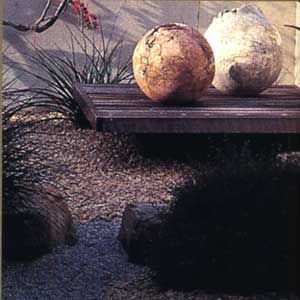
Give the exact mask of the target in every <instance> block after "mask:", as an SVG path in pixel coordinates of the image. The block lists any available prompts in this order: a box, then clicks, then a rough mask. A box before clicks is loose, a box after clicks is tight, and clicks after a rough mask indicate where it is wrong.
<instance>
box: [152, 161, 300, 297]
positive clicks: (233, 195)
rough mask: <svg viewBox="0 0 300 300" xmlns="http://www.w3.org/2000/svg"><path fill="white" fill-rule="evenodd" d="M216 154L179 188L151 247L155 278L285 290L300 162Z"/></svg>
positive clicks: (186, 284)
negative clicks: (213, 160) (214, 161)
mask: <svg viewBox="0 0 300 300" xmlns="http://www.w3.org/2000/svg"><path fill="white" fill-rule="evenodd" d="M235 156H236V157H235ZM219 159H220V161H223V163H221V164H220V165H219V166H218V167H214V168H213V169H212V168H210V167H209V166H207V168H206V170H207V171H206V172H205V171H204V172H201V173H199V174H198V175H197V176H196V178H195V179H194V180H192V181H190V182H188V183H187V184H186V185H185V186H183V187H180V188H178V189H177V190H176V191H175V193H174V199H173V202H172V204H171V209H170V214H169V216H168V217H167V218H166V220H165V222H164V225H163V227H162V230H161V232H160V239H159V242H158V243H156V244H155V245H154V246H153V249H152V258H151V266H152V268H153V269H154V270H155V271H156V272H155V273H156V279H158V281H159V282H160V283H161V284H163V285H165V286H168V287H176V288H194V287H197V288H204V289H213V290H218V289H220V290H223V291H224V290H226V291H238V292H240V291H244V292H250V291H258V290H279V289H280V290H283V289H285V288H286V287H287V284H288V283H287V280H288V254H289V253H288V227H289V225H288V213H289V211H288V209H289V205H292V203H293V201H295V200H299V195H300V193H299V192H300V187H299V182H300V167H299V166H298V167H293V166H292V165H291V164H288V165H286V166H284V164H279V163H275V162H274V161H270V160H265V159H264V158H260V159H254V158H250V156H249V155H242V158H238V155H233V156H232V158H231V159H230V160H228V159H226V157H223V159H222V158H219ZM203 170H205V168H204V169H203Z"/></svg>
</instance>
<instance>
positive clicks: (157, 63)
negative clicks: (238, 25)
mask: <svg viewBox="0 0 300 300" xmlns="http://www.w3.org/2000/svg"><path fill="white" fill-rule="evenodd" d="M133 72H134V76H135V79H136V82H137V84H138V85H139V87H140V88H141V90H142V91H143V92H144V93H145V94H146V95H147V96H148V97H149V98H151V99H152V100H157V101H162V102H171V103H186V102H191V101H193V100H196V99H197V98H199V97H200V96H201V95H202V94H203V93H204V92H205V91H206V90H207V88H208V87H209V85H210V84H211V82H212V80H213V77H214V73H215V65H214V57H213V52H212V49H211V47H210V46H209V44H208V42H207V41H206V39H205V38H204V37H203V36H202V35H201V34H200V33H199V32H198V31H197V30H195V29H193V28H192V27H191V26H188V25H185V24H178V23H174V24H165V25H160V26H157V27H155V28H153V29H152V30H150V31H148V32H147V33H146V34H145V35H144V36H143V37H142V39H141V40H140V41H139V42H138V44H137V46H136V48H135V50H134V53H133Z"/></svg>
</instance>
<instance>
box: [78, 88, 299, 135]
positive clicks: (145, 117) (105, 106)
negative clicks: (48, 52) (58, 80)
mask: <svg viewBox="0 0 300 300" xmlns="http://www.w3.org/2000/svg"><path fill="white" fill-rule="evenodd" d="M73 94H74V98H75V100H76V101H77V103H78V104H79V106H80V108H81V109H82V111H83V114H84V116H85V118H86V119H87V120H88V123H89V124H90V126H91V127H92V128H93V129H94V130H97V131H109V132H119V133H284V134H287V133H300V88H299V87H297V86H296V85H278V86H273V87H271V88H269V89H268V90H266V91H265V92H263V93H262V94H261V95H260V96H258V97H248V98H239V97H231V96H226V95H223V94H222V93H220V92H219V91H218V90H216V89H215V88H209V90H208V92H207V94H206V95H205V96H203V97H202V98H201V99H199V100H198V101H197V102H196V103H194V104H192V105H187V106H166V105H163V104H161V103H157V102H154V101H151V100H149V99H147V97H146V96H145V95H144V94H143V93H142V92H141V90H140V89H139V88H138V87H137V86H136V85H133V84H103V85H94V84H93V85H91V84H79V83H76V84H74V89H73Z"/></svg>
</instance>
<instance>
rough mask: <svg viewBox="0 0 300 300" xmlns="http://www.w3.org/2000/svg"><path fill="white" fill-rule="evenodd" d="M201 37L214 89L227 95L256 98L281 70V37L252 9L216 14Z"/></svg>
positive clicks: (258, 12) (255, 8)
mask: <svg viewBox="0 0 300 300" xmlns="http://www.w3.org/2000/svg"><path fill="white" fill-rule="evenodd" d="M204 36H205V37H206V39H207V40H208V42H209V44H210V45H211V47H212V49H213V52H214V56H215V63H216V74H215V78H214V80H213V85H214V86H215V87H216V88H217V89H219V90H221V91H222V92H224V93H227V94H231V95H242V96H249V95H257V94H259V93H260V92H262V91H263V90H265V89H267V88H268V87H270V86H271V85H272V84H273V83H274V82H275V81H276V80H277V78H278V76H279V74H280V71H281V68H282V49H281V37H280V34H279V32H278V30H277V29H276V28H275V27H274V26H273V25H272V24H271V23H270V22H269V21H268V20H267V19H266V17H265V16H264V14H263V12H262V11H261V10H260V9H258V8H257V7H256V6H254V5H244V6H242V7H240V8H236V9H232V10H231V11H229V10H225V11H223V12H220V13H219V14H218V16H217V17H215V18H214V19H213V21H212V23H211V24H210V26H209V27H208V29H207V31H206V33H205V35H204Z"/></svg>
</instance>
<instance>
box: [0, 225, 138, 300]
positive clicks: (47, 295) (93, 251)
mask: <svg viewBox="0 0 300 300" xmlns="http://www.w3.org/2000/svg"><path fill="white" fill-rule="evenodd" d="M118 228H119V225H118V224H117V223H116V222H108V221H104V220H93V221H90V222H85V223H82V224H79V225H77V228H76V229H77V234H78V237H79V241H78V242H77V243H76V245H75V246H60V247H57V248H56V249H55V250H54V251H53V252H52V253H50V254H47V255H45V256H43V257H41V258H39V259H37V260H35V261H33V262H30V263H18V264H4V267H3V292H2V296H3V299H5V300H46V299H47V300H51V299H53V300H66V299H72V300H77V299H78V300H82V299H86V300H96V299H97V300H99V299H102V297H101V293H102V289H103V287H104V285H105V284H106V285H109V284H110V283H111V281H113V280H125V279H126V280H128V279H130V278H131V279H132V278H133V276H135V274H137V273H138V272H141V271H142V268H141V267H139V266H136V265H133V264H130V263H128V262H127V257H126V254H125V252H124V251H123V249H122V248H121V246H120V244H119V243H118V241H117V233H118Z"/></svg>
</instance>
